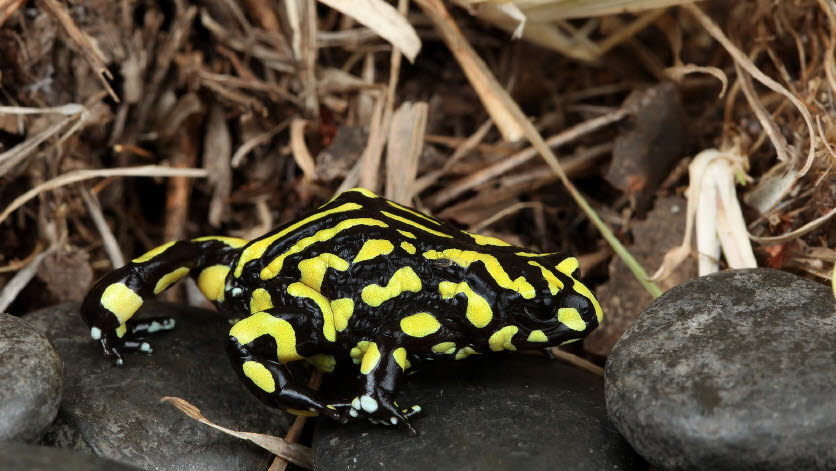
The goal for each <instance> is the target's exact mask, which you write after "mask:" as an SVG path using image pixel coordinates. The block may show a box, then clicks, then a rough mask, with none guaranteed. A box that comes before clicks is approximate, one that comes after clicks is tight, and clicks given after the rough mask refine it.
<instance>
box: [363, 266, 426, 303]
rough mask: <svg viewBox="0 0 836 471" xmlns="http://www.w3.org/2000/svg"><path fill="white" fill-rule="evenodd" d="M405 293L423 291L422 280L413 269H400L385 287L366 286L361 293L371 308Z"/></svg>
mask: <svg viewBox="0 0 836 471" xmlns="http://www.w3.org/2000/svg"><path fill="white" fill-rule="evenodd" d="M404 291H411V292H413V293H417V292H419V291H421V279H420V278H418V275H416V274H415V271H414V270H413V269H412V267H403V268H400V269H398V271H396V272H395V273H394V274H393V275H392V278H391V279H390V280H389V283H387V284H386V286H385V287H382V286H380V285H376V284H373V285H369V286H366V287H365V288H363V291H362V292H361V293H360V297H361V298H362V299H363V302H364V303H366V304H368V305H369V306H372V307H377V306H380V305H381V304H383V303H384V302H386V301H388V300H390V299H392V298H394V297H396V296H398V295H400V294H401V293H403V292H404Z"/></svg>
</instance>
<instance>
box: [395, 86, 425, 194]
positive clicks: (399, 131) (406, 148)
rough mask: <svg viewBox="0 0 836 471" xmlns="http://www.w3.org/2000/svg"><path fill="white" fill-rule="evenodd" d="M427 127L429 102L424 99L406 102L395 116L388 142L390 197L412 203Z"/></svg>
mask: <svg viewBox="0 0 836 471" xmlns="http://www.w3.org/2000/svg"><path fill="white" fill-rule="evenodd" d="M426 127H427V104H426V103H423V102H421V103H410V102H407V103H404V104H402V105H401V106H400V107H399V108H398V110H397V111H396V112H395V114H394V115H393V116H392V125H391V126H390V127H389V140H388V142H387V145H386V198H388V199H390V200H392V201H396V202H398V203H401V204H405V205H409V204H411V202H412V197H413V196H414V195H415V175H416V174H417V173H418V157H420V156H421V151H422V150H423V148H424V131H425V130H426Z"/></svg>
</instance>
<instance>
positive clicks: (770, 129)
mask: <svg viewBox="0 0 836 471" xmlns="http://www.w3.org/2000/svg"><path fill="white" fill-rule="evenodd" d="M734 70H735V71H736V72H737V77H738V80H740V89H741V90H742V91H743V96H745V97H746V101H748V102H749V106H750V107H751V108H752V111H754V112H755V116H756V117H757V118H758V121H760V123H761V126H763V129H764V131H765V132H766V135H767V136H768V137H769V140H770V141H772V145H773V146H775V151H776V152H778V160H780V161H781V162H789V161H790V156H789V155H788V154H787V139H786V138H785V137H784V135H783V134H781V131H779V130H778V125H777V124H775V120H773V119H772V116H769V113H768V112H767V111H766V108H764V106H763V103H761V101H760V99H759V98H758V94H757V93H756V92H755V87H754V86H753V85H752V79H751V78H750V77H749V74H747V73H746V72H744V71H743V69H742V68H741V67H740V64H738V63H737V62H735V63H734Z"/></svg>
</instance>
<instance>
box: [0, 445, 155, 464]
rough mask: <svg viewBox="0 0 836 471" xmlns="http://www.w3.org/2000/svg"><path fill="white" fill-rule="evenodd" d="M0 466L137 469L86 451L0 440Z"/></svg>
mask: <svg viewBox="0 0 836 471" xmlns="http://www.w3.org/2000/svg"><path fill="white" fill-rule="evenodd" d="M0 469H4V470H6V469H7V470H26V471H56V470H61V471H139V470H140V468H135V467H133V466H128V465H126V464H123V463H119V462H117V461H113V460H107V459H104V458H100V457H98V456H93V455H90V454H87V453H78V452H72V451H69V450H64V449H61V448H51V447H46V446H36V445H22V444H19V443H15V444H12V443H0Z"/></svg>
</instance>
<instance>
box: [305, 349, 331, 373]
mask: <svg viewBox="0 0 836 471" xmlns="http://www.w3.org/2000/svg"><path fill="white" fill-rule="evenodd" d="M305 360H307V362H308V363H310V364H311V365H313V366H314V367H315V368H316V369H318V370H319V371H321V372H323V373H331V372H333V371H334V367H335V366H337V359H336V358H334V355H328V354H325V353H319V354H316V355H313V356H310V357H307V358H305Z"/></svg>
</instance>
